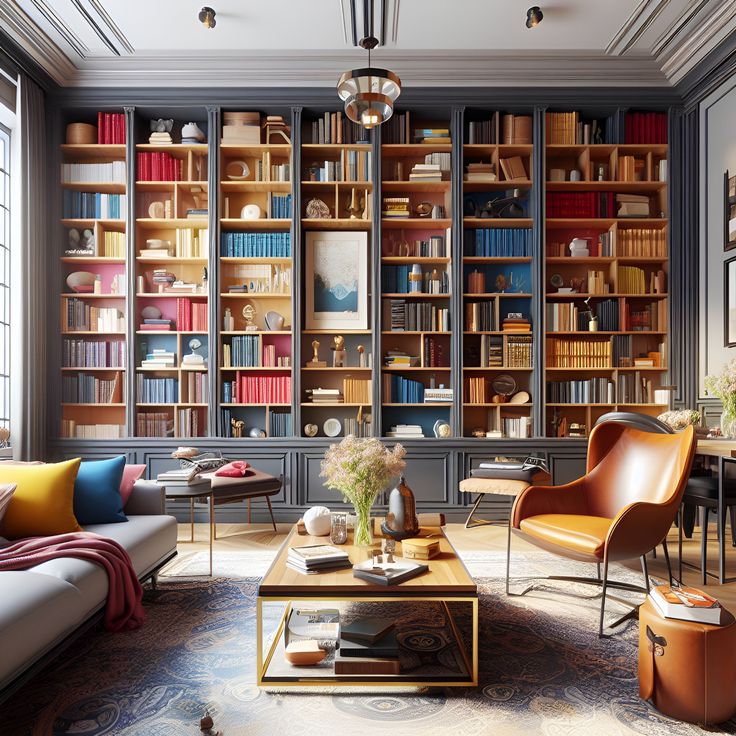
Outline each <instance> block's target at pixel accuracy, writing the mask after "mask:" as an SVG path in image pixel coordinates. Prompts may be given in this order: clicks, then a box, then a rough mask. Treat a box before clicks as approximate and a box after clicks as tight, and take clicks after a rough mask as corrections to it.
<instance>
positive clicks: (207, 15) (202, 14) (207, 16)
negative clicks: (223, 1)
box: [197, 5, 217, 28]
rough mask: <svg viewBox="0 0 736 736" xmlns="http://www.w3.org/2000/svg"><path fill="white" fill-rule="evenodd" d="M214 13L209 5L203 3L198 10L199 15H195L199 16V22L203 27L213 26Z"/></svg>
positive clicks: (214, 23) (214, 22)
mask: <svg viewBox="0 0 736 736" xmlns="http://www.w3.org/2000/svg"><path fill="white" fill-rule="evenodd" d="M215 15H216V14H215V11H214V10H213V9H212V8H210V7H209V6H207V5H205V6H204V7H203V8H202V10H200V11H199V15H198V16H197V17H198V18H199V22H200V23H201V24H202V25H203V26H204V27H205V28H214V27H215V26H216V25H217V21H216V20H215Z"/></svg>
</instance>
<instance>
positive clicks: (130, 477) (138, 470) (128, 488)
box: [120, 465, 146, 508]
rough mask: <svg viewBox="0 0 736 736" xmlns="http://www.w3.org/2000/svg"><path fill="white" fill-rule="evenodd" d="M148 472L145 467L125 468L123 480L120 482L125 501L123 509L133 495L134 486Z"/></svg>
mask: <svg viewBox="0 0 736 736" xmlns="http://www.w3.org/2000/svg"><path fill="white" fill-rule="evenodd" d="M145 472H146V466H145V465H126V466H125V467H124V468H123V480H122V481H121V482H120V496H121V498H122V499H123V508H125V505H126V504H127V503H128V501H129V500H130V497H131V496H132V495H133V486H134V485H135V482H136V481H137V480H140V479H141V478H142V477H143V473H145Z"/></svg>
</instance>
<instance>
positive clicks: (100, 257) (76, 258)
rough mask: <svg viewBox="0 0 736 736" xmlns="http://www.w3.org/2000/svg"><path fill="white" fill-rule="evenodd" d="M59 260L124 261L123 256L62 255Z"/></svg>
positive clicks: (89, 261) (68, 261) (87, 261)
mask: <svg viewBox="0 0 736 736" xmlns="http://www.w3.org/2000/svg"><path fill="white" fill-rule="evenodd" d="M59 260H60V261H61V262H62V263H119V264H124V263H125V258H110V257H108V256H62V257H61V258H60V259H59Z"/></svg>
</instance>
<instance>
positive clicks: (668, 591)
mask: <svg viewBox="0 0 736 736" xmlns="http://www.w3.org/2000/svg"><path fill="white" fill-rule="evenodd" d="M649 598H650V600H651V601H652V603H653V604H654V606H655V608H656V609H657V610H658V611H659V612H660V613H661V614H662V615H663V616H664V617H665V618H676V619H679V620H681V621H696V622H697V623H702V624H713V625H716V626H717V625H720V623H721V614H722V612H723V609H722V608H721V605H720V603H718V601H717V600H716V599H715V598H713V597H712V596H710V595H708V594H707V593H704V592H703V591H702V590H698V589H697V588H690V587H684V586H683V587H670V586H669V585H658V586H655V587H653V588H652V590H651V592H650V593H649Z"/></svg>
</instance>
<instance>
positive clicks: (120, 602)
mask: <svg viewBox="0 0 736 736" xmlns="http://www.w3.org/2000/svg"><path fill="white" fill-rule="evenodd" d="M59 557H77V558H79V559H80V560H89V561H90V562H94V563H96V564H98V565H101V566H102V567H104V568H105V572H106V573H107V578H108V591H107V606H106V607H105V628H106V629H108V631H128V630H130V629H137V628H139V627H140V626H142V625H143V619H144V618H145V614H144V612H143V603H142V600H143V589H142V588H141V584H140V582H139V581H138V576H137V575H136V573H135V569H134V568H133V563H132V562H131V561H130V557H129V556H128V553H127V552H126V551H125V548H124V547H122V546H121V545H119V544H118V543H117V542H115V541H114V540H112V539H108V538H107V537H102V536H100V535H99V534H93V533H92V532H72V533H70V534H56V535H54V536H51V537H30V538H28V539H22V540H20V541H19V542H15V543H13V544H10V545H9V546H7V547H0V571H3V570H27V569H28V568H30V567H35V566H36V565H40V564H41V563H42V562H46V561H47V560H55V559H58V558H59Z"/></svg>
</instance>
